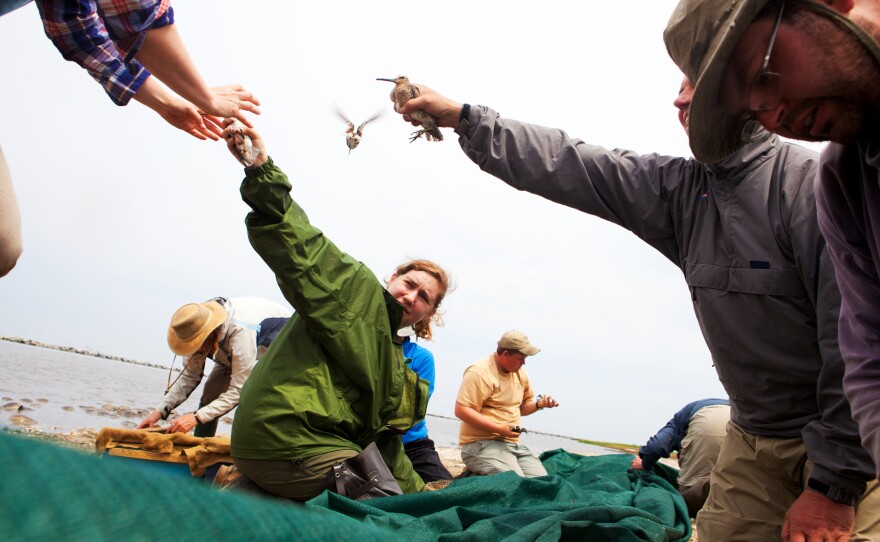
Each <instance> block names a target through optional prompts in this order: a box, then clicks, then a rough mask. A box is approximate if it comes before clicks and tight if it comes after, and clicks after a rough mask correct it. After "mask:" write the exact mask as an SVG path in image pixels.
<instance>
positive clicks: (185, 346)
mask: <svg viewBox="0 0 880 542" xmlns="http://www.w3.org/2000/svg"><path fill="white" fill-rule="evenodd" d="M201 305H202V306H203V307H205V308H206V309H208V312H209V315H208V321H207V323H206V324H205V327H204V329H202V331H201V332H199V333H198V334H196V335H193V336H192V337H191V338H190V339H189V340H185V341H184V340H181V339H180V338H179V337H178V336H177V335H176V334H175V333H174V329H172V328H171V327H169V328H168V346H169V347H170V348H171V351H172V352H174V353H175V354H177V355H178V356H191V355H193V354H195V353H196V352H197V351H198V350H199V348H201V347H202V343H204V342H205V339H206V338H208V335H210V334H211V333H212V332H213V331H214V330H215V329H217V328H218V327H220V326H221V325H222V324H223V322H225V321H226V317H227V314H226V309H224V308H223V306H221V305H220V304H219V303H217V302H214V301H209V302H207V303H202V304H201Z"/></svg>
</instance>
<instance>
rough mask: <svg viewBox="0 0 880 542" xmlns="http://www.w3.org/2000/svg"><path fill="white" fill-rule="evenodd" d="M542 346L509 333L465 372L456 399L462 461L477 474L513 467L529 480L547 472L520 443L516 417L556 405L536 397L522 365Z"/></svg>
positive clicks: (518, 334)
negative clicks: (459, 421)
mask: <svg viewBox="0 0 880 542" xmlns="http://www.w3.org/2000/svg"><path fill="white" fill-rule="evenodd" d="M540 351H541V350H540V349H539V348H538V347H537V346H535V345H533V344H531V343H530V342H529V338H528V337H526V336H525V334H524V333H523V332H521V331H516V330H512V331H508V332H507V333H505V334H504V335H502V337H501V339H500V340H499V341H498V349H497V350H496V351H495V353H493V354H491V355H489V356H486V357H484V358H483V359H481V360H479V361H477V362H476V363H474V364H473V365H471V366H470V367H468V368H467V369H466V370H465V372H464V379H463V380H462V383H461V387H460V388H459V390H458V397H457V398H456V400H455V415H456V416H457V417H458V419H460V420H461V429H460V432H459V444H460V445H461V460H462V462H463V463H464V464H465V466H466V467H467V468H468V470H470V471H471V472H473V473H475V474H495V473H499V472H506V471H514V472H516V473H517V474H519V475H520V476H525V477H527V478H531V477H534V476H544V475H546V474H547V471H546V470H545V469H544V465H542V464H541V461H540V460H539V459H538V457H537V456H536V455H535V454H534V453H532V452H531V451H530V450H529V449H528V448H527V447H525V446H524V445H522V444H520V443H519V435H520V433H519V431H514V429H517V430H519V424H520V417H521V416H528V415H529V414H533V413H534V412H537V411H538V410H541V409H543V408H554V407H557V406H559V403H557V402H556V401H555V400H554V399H553V398H552V397H550V396H549V395H548V396H546V397H542V396H540V395H539V396H537V398H536V397H535V392H534V391H533V389H532V386H531V382H530V380H529V375H528V374H526V371H525V369H523V366H524V365H525V364H526V357H528V356H534V355H535V354H537V353H538V352H540Z"/></svg>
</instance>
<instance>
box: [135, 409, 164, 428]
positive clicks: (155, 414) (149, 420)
mask: <svg viewBox="0 0 880 542" xmlns="http://www.w3.org/2000/svg"><path fill="white" fill-rule="evenodd" d="M161 417H162V413H160V412H159V411H158V410H154V411H152V412H150V414H149V415H148V416H147V417H146V418H144V421H142V422H141V423H140V424H138V426H137V427H135V429H148V428H150V427H155V426H156V424H157V423H159V419H160V418H161Z"/></svg>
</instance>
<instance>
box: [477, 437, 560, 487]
mask: <svg viewBox="0 0 880 542" xmlns="http://www.w3.org/2000/svg"><path fill="white" fill-rule="evenodd" d="M461 462H462V463H464V465H465V466H466V467H467V468H468V470H469V471H471V472H473V473H474V474H484V475H488V474H497V473H499V472H507V471H513V472H515V473H517V474H518V475H520V476H524V477H526V478H534V477H536V476H546V475H547V470H546V469H545V468H544V464H543V463H541V460H540V459H538V456H536V455H535V454H533V453H532V451H531V450H529V449H528V448H526V447H525V446H523V445H522V444H519V443H514V442H503V441H500V440H478V441H476V442H471V443H468V444H465V445H464V446H462V447H461Z"/></svg>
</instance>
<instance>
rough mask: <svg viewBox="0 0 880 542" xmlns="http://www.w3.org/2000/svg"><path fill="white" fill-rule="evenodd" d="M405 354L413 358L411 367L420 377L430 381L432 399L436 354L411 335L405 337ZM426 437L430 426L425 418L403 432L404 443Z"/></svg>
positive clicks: (429, 395) (429, 396)
mask: <svg viewBox="0 0 880 542" xmlns="http://www.w3.org/2000/svg"><path fill="white" fill-rule="evenodd" d="M403 355H404V357H406V358H409V359H411V360H412V361H411V362H410V368H411V369H412V370H413V371H415V373H416V374H417V375H419V377H420V378H423V379H425V380H427V381H428V400H430V399H431V395H432V394H433V393H434V354H432V353H431V351H430V350H428V349H427V348H425V347H423V346H420V345H418V344H416V343H414V342H413V341H411V340H410V339H409V337H404V339H403ZM425 438H428V426H427V425H426V424H425V420H422V421H420V422H419V423H417V424H416V425H414V426H412V427H411V428H410V429H409V430H408V431H407V432H406V433H404V434H403V443H404V444H408V443H410V442H412V441H414V440H421V439H425Z"/></svg>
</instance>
